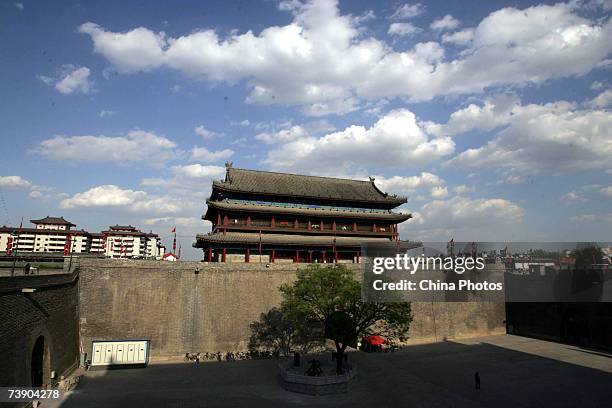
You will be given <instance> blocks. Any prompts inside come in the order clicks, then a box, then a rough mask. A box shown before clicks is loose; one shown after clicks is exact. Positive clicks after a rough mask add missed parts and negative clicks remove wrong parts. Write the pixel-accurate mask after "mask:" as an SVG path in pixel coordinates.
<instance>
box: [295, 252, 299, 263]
mask: <svg viewBox="0 0 612 408" xmlns="http://www.w3.org/2000/svg"><path fill="white" fill-rule="evenodd" d="M295 263H300V250H299V249H296V250H295Z"/></svg>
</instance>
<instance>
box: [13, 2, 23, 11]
mask: <svg viewBox="0 0 612 408" xmlns="http://www.w3.org/2000/svg"><path fill="white" fill-rule="evenodd" d="M15 7H17V8H18V9H19V11H23V9H24V7H23V3H15Z"/></svg>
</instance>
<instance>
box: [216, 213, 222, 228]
mask: <svg viewBox="0 0 612 408" xmlns="http://www.w3.org/2000/svg"><path fill="white" fill-rule="evenodd" d="M219 225H221V213H217V225H216V226H215V227H216V228H219Z"/></svg>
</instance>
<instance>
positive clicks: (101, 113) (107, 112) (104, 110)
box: [98, 109, 117, 118]
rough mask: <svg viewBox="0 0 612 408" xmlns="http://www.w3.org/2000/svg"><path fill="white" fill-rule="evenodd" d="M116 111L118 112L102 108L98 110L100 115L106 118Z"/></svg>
mask: <svg viewBox="0 0 612 408" xmlns="http://www.w3.org/2000/svg"><path fill="white" fill-rule="evenodd" d="M115 113H117V112H115V111H113V110H107V109H102V110H101V111H100V112H98V116H99V117H101V118H106V117H108V116H113V115H114V114H115Z"/></svg>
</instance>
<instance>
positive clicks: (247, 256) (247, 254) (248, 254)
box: [244, 248, 251, 263]
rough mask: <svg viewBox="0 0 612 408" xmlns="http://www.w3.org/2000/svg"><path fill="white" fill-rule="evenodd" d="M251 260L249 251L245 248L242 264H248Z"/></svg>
mask: <svg viewBox="0 0 612 408" xmlns="http://www.w3.org/2000/svg"><path fill="white" fill-rule="evenodd" d="M250 260H251V250H250V249H249V248H247V250H246V253H245V254H244V262H245V263H249V261H250Z"/></svg>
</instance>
